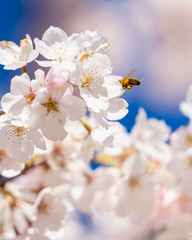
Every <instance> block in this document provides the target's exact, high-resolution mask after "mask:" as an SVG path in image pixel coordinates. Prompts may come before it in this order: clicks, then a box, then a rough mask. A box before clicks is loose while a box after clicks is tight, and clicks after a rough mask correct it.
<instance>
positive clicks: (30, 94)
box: [25, 92, 35, 103]
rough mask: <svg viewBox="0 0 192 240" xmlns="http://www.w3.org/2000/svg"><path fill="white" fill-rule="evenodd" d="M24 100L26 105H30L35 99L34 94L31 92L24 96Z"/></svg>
mask: <svg viewBox="0 0 192 240" xmlns="http://www.w3.org/2000/svg"><path fill="white" fill-rule="evenodd" d="M25 98H26V99H27V102H28V103H32V102H33V100H34V99H35V94H34V93H33V92H30V93H29V94H28V95H26V96H25Z"/></svg>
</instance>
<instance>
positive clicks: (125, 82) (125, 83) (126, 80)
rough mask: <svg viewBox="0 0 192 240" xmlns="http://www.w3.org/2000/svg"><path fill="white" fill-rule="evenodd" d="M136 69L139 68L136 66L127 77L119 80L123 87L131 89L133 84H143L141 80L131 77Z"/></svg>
mask: <svg viewBox="0 0 192 240" xmlns="http://www.w3.org/2000/svg"><path fill="white" fill-rule="evenodd" d="M136 71H137V68H134V69H133V70H132V71H131V72H130V73H129V74H128V75H127V76H126V77H124V78H122V79H121V80H119V82H120V83H121V85H122V87H123V89H131V88H132V87H133V86H139V85H140V84H141V80H139V79H137V78H132V77H131V76H132V75H133V74H135V73H136Z"/></svg>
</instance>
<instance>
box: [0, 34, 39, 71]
mask: <svg viewBox="0 0 192 240" xmlns="http://www.w3.org/2000/svg"><path fill="white" fill-rule="evenodd" d="M38 54H39V53H38V52H37V51H36V50H34V49H33V45H32V41H31V38H30V36H29V35H28V34H27V35H26V38H25V39H23V40H21V42H20V46H18V45H17V44H15V43H14V42H7V41H2V42H0V64H2V65H5V67H4V69H12V70H15V69H17V68H21V67H24V66H25V65H26V64H27V63H29V62H32V61H33V60H34V59H35V58H36V57H37V56H38Z"/></svg>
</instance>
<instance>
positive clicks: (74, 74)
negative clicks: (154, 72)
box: [0, 27, 192, 240]
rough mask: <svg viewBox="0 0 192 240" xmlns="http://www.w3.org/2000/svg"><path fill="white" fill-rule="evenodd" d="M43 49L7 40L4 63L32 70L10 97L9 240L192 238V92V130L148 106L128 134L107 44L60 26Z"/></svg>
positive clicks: (190, 105)
mask: <svg viewBox="0 0 192 240" xmlns="http://www.w3.org/2000/svg"><path fill="white" fill-rule="evenodd" d="M34 43H35V50H34V49H33V44H32V41H31V38H30V37H29V35H26V39H24V40H21V44H20V46H17V45H16V44H15V43H13V42H7V41H2V42H0V63H1V64H3V65H4V66H5V67H4V68H5V69H12V70H14V69H17V68H21V69H22V71H23V74H22V75H20V76H15V77H14V78H13V79H12V80H11V91H10V93H7V94H5V95H4V96H3V97H2V100H1V106H2V115H1V116H0V136H1V138H0V239H2V240H6V239H14V240H36V239H38V240H62V239H65V240H76V239H78V240H81V239H82V240H86V239H87V240H97V239H103V240H109V239H110V240H118V239H121V240H172V239H174V240H180V239H186V240H187V239H192V190H191V184H190V181H191V180H192V114H191V112H192V98H191V96H192V86H191V87H190V88H189V90H188V93H187V96H186V100H185V101H183V102H182V103H181V105H180V107H181V111H182V112H183V114H185V115H186V116H187V117H188V118H189V124H188V125H187V126H182V127H180V128H179V129H177V130H175V131H174V132H171V129H170V127H168V126H167V125H166V123H165V122H164V121H163V120H157V119H154V118H151V119H148V118H147V115H146V113H145V111H144V109H142V108H141V109H140V110H139V113H138V116H137V118H136V123H135V125H134V127H133V128H132V130H131V132H130V133H128V132H127V131H126V129H125V128H124V127H123V126H122V125H121V124H120V123H119V122H117V121H114V120H118V119H121V118H122V117H124V116H125V115H126V114H127V112H128V110H127V106H128V104H127V102H126V101H125V100H124V99H122V98H120V97H121V95H122V94H123V93H124V91H125V90H124V89H123V87H122V85H121V81H120V80H121V79H122V77H121V76H114V75H112V68H111V63H110V58H109V46H110V44H109V42H108V41H107V39H105V38H103V37H100V36H99V35H98V33H97V32H91V31H85V32H83V33H80V34H73V35H72V36H70V37H68V36H67V35H66V33H65V32H64V31H63V30H62V29H60V28H56V27H50V28H48V30H46V32H45V33H44V35H43V37H42V40H39V39H37V38H36V39H34ZM39 54H40V55H42V56H43V57H44V58H45V59H46V60H42V58H41V60H36V58H37V57H38V55H39ZM34 60H35V62H36V63H37V64H39V65H40V67H41V68H44V70H42V69H37V70H36V71H35V73H34V77H33V78H31V77H30V76H29V73H28V70H27V64H28V63H30V62H32V61H34ZM47 69H48V70H47Z"/></svg>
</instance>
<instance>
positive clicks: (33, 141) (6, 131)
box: [0, 119, 46, 162]
mask: <svg viewBox="0 0 192 240" xmlns="http://www.w3.org/2000/svg"><path fill="white" fill-rule="evenodd" d="M0 135H1V138H0V149H5V148H8V147H9V148H10V152H11V154H12V157H13V158H14V159H15V160H16V161H18V162H27V161H28V160H29V159H30V158H31V157H32V156H33V154H34V148H35V147H37V148H40V149H44V150H45V149H46V145H45V141H44V138H43V136H42V134H41V133H40V131H39V130H36V131H32V130H30V129H29V128H28V127H27V126H26V125H25V124H24V123H23V122H21V121H20V120H15V119H12V120H10V121H5V122H1V123H0Z"/></svg>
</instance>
